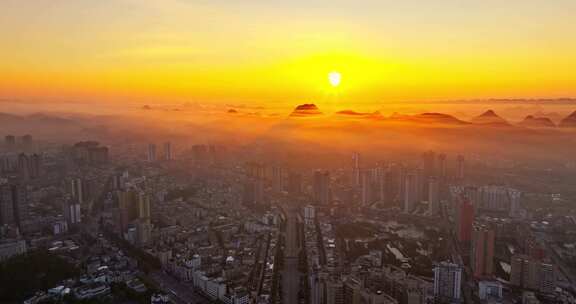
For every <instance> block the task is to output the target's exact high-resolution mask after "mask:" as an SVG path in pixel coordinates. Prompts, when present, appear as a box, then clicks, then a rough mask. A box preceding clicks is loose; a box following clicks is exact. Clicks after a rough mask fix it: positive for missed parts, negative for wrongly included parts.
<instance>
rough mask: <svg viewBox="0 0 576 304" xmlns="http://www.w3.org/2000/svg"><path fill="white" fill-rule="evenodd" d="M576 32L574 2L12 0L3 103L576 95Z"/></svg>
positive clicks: (0, 24) (3, 23) (0, 36)
mask: <svg viewBox="0 0 576 304" xmlns="http://www.w3.org/2000/svg"><path fill="white" fill-rule="evenodd" d="M575 33H576V1H572V0H554V1H544V0H524V1H520V0H508V1H495V0H485V1H466V0H461V1H456V0H436V1H423V0H422V1H402V3H400V1H384V0H379V1H352V0H333V1H324V0H314V1H303V0H296V1H270V0H268V1H263V0H243V1H239V0H228V1H225V0H199V1H193V0H98V1H93V0H30V1H21V0H3V1H1V2H0V43H1V45H2V47H1V48H0V71H2V77H1V78H0V98H18V99H31V100H44V101H50V100H78V101H100V102H109V101H111V102H128V101H131V102H133V101H140V100H141V101H146V102H158V103H162V102H173V101H194V102H206V103H210V102H213V103H253V104H259V105H288V104H289V105H293V104H297V103H302V102H316V103H318V104H320V105H322V104H324V105H327V106H330V105H334V104H337V105H339V106H340V105H341V106H342V107H352V106H357V107H359V108H362V106H366V107H370V106H372V105H375V104H385V103H386V102H399V101H400V102H402V101H406V102H418V101H421V100H436V99H469V98H491V97H495V98H512V97H514V98H553V97H574V96H576V56H575V55H574V54H576V39H575V36H574V35H575ZM331 71H339V72H340V73H341V74H342V85H341V86H339V87H338V88H336V89H334V88H332V87H331V86H330V85H329V83H328V79H327V75H328V73H329V72H331Z"/></svg>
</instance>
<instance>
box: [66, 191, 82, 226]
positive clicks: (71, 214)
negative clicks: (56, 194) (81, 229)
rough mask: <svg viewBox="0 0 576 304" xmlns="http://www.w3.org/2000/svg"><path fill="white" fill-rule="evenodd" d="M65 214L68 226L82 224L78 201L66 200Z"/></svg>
mask: <svg viewBox="0 0 576 304" xmlns="http://www.w3.org/2000/svg"><path fill="white" fill-rule="evenodd" d="M63 213H64V218H65V219H66V222H67V223H68V226H72V225H76V224H79V223H81V222H82V212H81V208H80V202H79V201H78V200H76V199H73V198H67V199H65V200H64V203H63Z"/></svg>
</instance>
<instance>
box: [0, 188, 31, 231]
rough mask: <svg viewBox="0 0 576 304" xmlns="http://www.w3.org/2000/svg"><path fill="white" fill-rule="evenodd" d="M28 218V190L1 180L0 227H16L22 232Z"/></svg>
mask: <svg viewBox="0 0 576 304" xmlns="http://www.w3.org/2000/svg"><path fill="white" fill-rule="evenodd" d="M27 217H28V202H27V200H26V188H25V187H24V186H23V185H20V184H14V183H10V182H8V181H7V180H0V226H1V225H15V226H16V227H18V228H19V229H20V230H22V228H23V227H22V226H23V223H24V221H25V220H26V218H27Z"/></svg>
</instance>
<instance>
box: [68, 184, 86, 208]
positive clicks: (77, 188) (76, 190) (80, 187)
mask: <svg viewBox="0 0 576 304" xmlns="http://www.w3.org/2000/svg"><path fill="white" fill-rule="evenodd" d="M70 196H71V198H72V199H75V200H77V201H78V203H80V204H83V203H84V198H85V197H86V194H85V193H84V182H83V181H82V179H81V178H73V179H71V180H70Z"/></svg>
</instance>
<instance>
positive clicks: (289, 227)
mask: <svg viewBox="0 0 576 304" xmlns="http://www.w3.org/2000/svg"><path fill="white" fill-rule="evenodd" d="M286 221H287V223H286V248H285V255H284V269H283V271H282V299H283V301H282V303H284V304H298V293H299V291H300V272H299V271H298V253H299V251H300V246H299V244H298V223H297V221H298V219H297V217H296V214H295V212H294V211H292V210H290V211H288V212H287V218H286Z"/></svg>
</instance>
